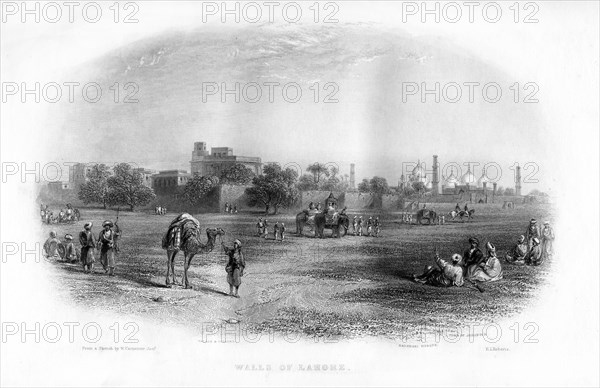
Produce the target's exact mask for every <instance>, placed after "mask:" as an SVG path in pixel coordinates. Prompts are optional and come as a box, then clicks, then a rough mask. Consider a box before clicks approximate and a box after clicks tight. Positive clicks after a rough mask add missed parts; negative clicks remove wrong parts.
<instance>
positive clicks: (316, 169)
mask: <svg viewBox="0 0 600 388" xmlns="http://www.w3.org/2000/svg"><path fill="white" fill-rule="evenodd" d="M306 170H307V171H308V172H310V173H311V174H312V176H313V181H314V183H315V184H316V185H319V184H320V183H321V182H322V181H323V180H324V179H325V178H326V177H329V175H331V172H330V171H329V169H328V168H327V166H326V165H324V164H323V163H318V162H317V163H313V164H311V165H310V166H308V167H307V168H306Z"/></svg>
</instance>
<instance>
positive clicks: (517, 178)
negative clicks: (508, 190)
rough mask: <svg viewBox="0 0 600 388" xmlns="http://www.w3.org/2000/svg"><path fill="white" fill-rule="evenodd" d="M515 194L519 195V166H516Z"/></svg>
mask: <svg viewBox="0 0 600 388" xmlns="http://www.w3.org/2000/svg"><path fill="white" fill-rule="evenodd" d="M515 194H516V195H521V166H519V165H518V164H517V172H516V174H515Z"/></svg>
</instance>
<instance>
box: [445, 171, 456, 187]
mask: <svg viewBox="0 0 600 388" xmlns="http://www.w3.org/2000/svg"><path fill="white" fill-rule="evenodd" d="M444 183H445V186H446V187H454V186H456V184H457V183H458V178H457V177H456V175H454V171H452V172H451V173H450V176H449V177H448V178H447V179H445V180H444Z"/></svg>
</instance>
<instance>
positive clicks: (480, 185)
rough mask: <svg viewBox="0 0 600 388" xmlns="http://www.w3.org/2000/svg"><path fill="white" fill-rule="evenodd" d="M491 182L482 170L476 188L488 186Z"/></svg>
mask: <svg viewBox="0 0 600 388" xmlns="http://www.w3.org/2000/svg"><path fill="white" fill-rule="evenodd" d="M491 182H492V181H491V179H490V178H488V176H487V173H486V172H485V170H484V171H483V174H481V178H479V180H478V181H477V187H483V184H484V183H486V184H489V183H491Z"/></svg>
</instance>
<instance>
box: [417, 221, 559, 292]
mask: <svg viewBox="0 0 600 388" xmlns="http://www.w3.org/2000/svg"><path fill="white" fill-rule="evenodd" d="M553 240H554V231H553V230H552V228H551V227H550V223H549V222H545V223H544V228H543V229H540V228H539V226H538V225H537V221H536V220H535V219H532V220H531V221H530V223H529V226H528V228H527V231H526V232H525V235H522V236H520V238H519V241H518V242H517V244H516V245H515V247H513V248H512V249H511V250H510V251H509V252H508V253H507V254H506V257H505V258H506V261H507V262H508V263H511V264H525V265H533V266H538V265H541V264H542V263H543V262H544V261H545V260H546V259H547V258H549V257H551V255H552V253H553V250H552V242H553ZM469 244H470V247H469V249H467V250H466V251H465V252H464V254H463V255H462V256H461V255H460V254H458V253H455V254H453V255H452V259H451V261H450V262H448V261H445V260H443V259H441V258H440V257H439V255H438V254H437V252H436V257H435V262H436V264H437V268H436V267H433V266H427V267H426V268H425V271H424V272H423V273H422V274H419V275H414V276H413V278H414V280H415V281H416V282H418V283H422V284H428V285H432V286H437V287H452V286H456V287H461V286H462V285H463V284H464V282H465V281H470V282H472V283H475V284H477V283H479V282H493V281H497V280H500V279H502V278H503V272H502V264H501V263H500V259H498V256H497V254H496V247H495V246H494V245H493V244H492V243H491V242H488V243H487V244H486V251H487V254H486V256H484V255H483V252H481V250H480V249H479V240H478V239H477V238H475V237H471V238H469Z"/></svg>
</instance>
